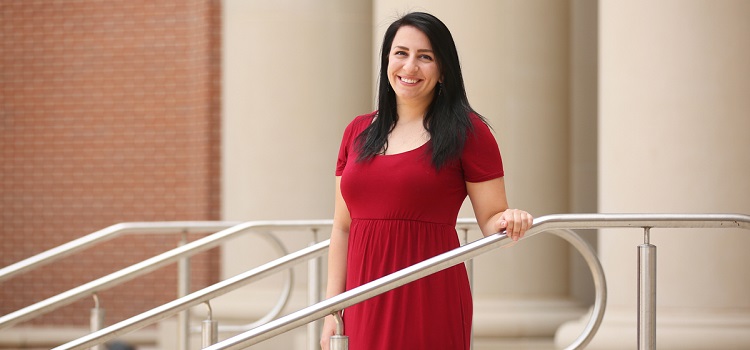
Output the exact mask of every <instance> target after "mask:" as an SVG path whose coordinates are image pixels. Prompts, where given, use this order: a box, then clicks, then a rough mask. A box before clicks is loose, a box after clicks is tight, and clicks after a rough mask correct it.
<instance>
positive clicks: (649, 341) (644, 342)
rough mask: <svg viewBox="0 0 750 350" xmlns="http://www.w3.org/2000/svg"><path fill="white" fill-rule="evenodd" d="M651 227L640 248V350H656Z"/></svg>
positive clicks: (654, 284)
mask: <svg viewBox="0 0 750 350" xmlns="http://www.w3.org/2000/svg"><path fill="white" fill-rule="evenodd" d="M650 233H651V228H650V227H644V232H643V244H641V245H640V246H638V349H639V350H654V349H656V246H655V245H653V244H651V243H650Z"/></svg>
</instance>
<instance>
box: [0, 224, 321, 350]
mask: <svg viewBox="0 0 750 350" xmlns="http://www.w3.org/2000/svg"><path fill="white" fill-rule="evenodd" d="M330 224H331V221H330V220H300V221H257V222H246V223H242V224H236V223H233V222H188V223H185V222H174V223H125V224H117V225H113V226H111V227H108V228H106V229H103V230H100V231H97V232H95V233H92V234H90V235H87V236H85V237H82V238H80V239H77V240H75V241H72V242H69V243H67V244H64V245H62V246H60V247H57V248H53V249H51V250H49V251H46V252H44V253H41V254H38V255H36V256H34V257H31V258H29V259H25V260H23V261H21V262H18V263H16V264H13V265H11V266H8V267H6V268H3V271H4V273H5V274H4V276H6V277H10V276H11V275H15V274H18V273H21V272H26V271H29V270H31V269H33V268H36V267H39V266H42V265H44V264H47V263H50V262H52V261H54V260H56V259H59V258H61V257H64V256H67V255H70V254H72V253H74V252H76V251H80V250H82V249H85V248H89V247H91V246H93V245H95V244H97V243H101V242H104V241H106V240H109V239H112V238H114V237H116V236H117V235H120V234H123V233H133V232H146V231H148V232H152V233H176V232H183V233H184V232H190V233H201V232H205V231H211V230H213V231H215V229H222V228H224V230H222V231H219V232H216V233H214V234H212V235H210V236H206V237H203V238H200V239H197V240H195V241H193V242H190V243H185V244H184V245H181V246H179V247H178V248H175V249H172V250H170V251H167V252H164V253H162V254H159V255H157V256H154V257H152V258H150V259H147V260H144V261H142V262H140V263H137V264H134V265H131V266H129V267H127V268H125V269H122V270H120V271H117V272H114V273H111V274H109V275H107V276H104V277H102V278H99V279H97V280H94V281H91V282H89V283H86V284H83V285H81V286H79V287H76V288H73V289H70V290H68V291H66V292H63V293H60V294H58V295H55V296H53V297H50V298H48V299H45V300H43V301H40V302H38V303H35V304H33V305H30V306H27V307H25V308H23V309H20V310H17V311H15V312H12V313H9V314H7V315H3V316H2V317H0V330H1V329H3V328H7V327H10V326H13V325H15V324H17V323H20V322H23V321H27V320H30V319H33V318H35V317H37V316H39V315H42V314H45V313H47V312H50V311H52V310H55V309H57V308H60V307H62V306H65V305H68V304H70V303H73V302H75V301H76V300H79V299H82V298H84V297H87V296H96V293H97V292H100V291H102V290H106V289H109V288H112V287H114V286H116V285H119V284H122V283H124V282H127V281H130V280H132V279H134V278H136V277H138V276H141V275H144V274H146V273H149V272H151V271H154V270H156V269H158V268H160V267H162V266H165V265H167V264H170V263H174V262H176V261H179V262H181V264H180V265H181V266H184V261H185V259H187V258H188V257H190V256H192V255H195V254H198V253H200V252H203V251H206V250H208V249H211V248H214V247H216V246H218V245H219V244H221V243H222V242H224V241H225V240H227V239H230V238H232V237H235V236H236V235H238V234H242V233H246V232H248V231H256V233H261V236H262V237H264V238H266V239H268V240H270V241H271V243H272V245H273V246H274V248H279V246H280V243H278V242H276V243H274V241H276V239H275V238H274V237H273V236H271V235H269V234H267V233H265V231H269V230H300V229H312V230H314V231H315V230H319V229H320V228H324V227H328V226H330ZM227 226H231V227H229V228H226V227H227ZM280 249H283V247H282V248H280ZM277 250H278V249H277ZM283 255H286V254H285V253H284V254H282V256H283ZM181 270H182V269H181ZM183 274H184V273H182V272H180V275H181V277H180V280H183V276H182V275H183ZM291 278H292V277H291V270H290V271H288V275H287V278H286V281H285V289H284V291H283V292H282V294H281V296H280V297H279V300H278V302H277V304H276V306H275V307H274V308H273V309H272V310H271V312H269V314H268V315H266V316H265V317H264V318H263V319H264V320H265V321H268V320H270V319H272V318H274V317H276V316H278V313H279V312H281V310H282V309H283V307H284V305H285V304H286V302H287V300H288V297H289V294H290V292H291ZM180 289H184V288H182V287H181V288H180ZM181 296H182V295H181ZM187 311H188V310H185V312H184V313H181V314H180V320H179V321H180V322H179V324H180V326H179V330H178V331H179V332H180V333H181V334H180V336H179V339H180V348H181V349H187V348H188V345H189V344H188V340H187V339H188V338H189V337H188V333H189V331H190V328H189V324H188V319H187V316H186V315H185V313H187ZM92 314H95V313H94V312H93V311H92ZM94 323H95V322H94V320H92V325H93V324H94ZM96 323H100V320H97V322H96ZM92 328H96V327H92ZM94 330H96V329H94Z"/></svg>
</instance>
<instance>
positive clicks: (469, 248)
mask: <svg viewBox="0 0 750 350" xmlns="http://www.w3.org/2000/svg"><path fill="white" fill-rule="evenodd" d="M683 220H684V221H683ZM644 226H645V227H660V228H707V227H709V228H735V227H736V228H743V229H750V216H748V215H741V214H685V215H683V214H558V215H548V216H543V217H540V218H537V219H535V220H534V225H533V226H532V227H531V228H530V229H529V230H528V231H527V232H526V236H525V237H524V238H523V239H527V238H530V237H532V236H534V235H536V234H538V233H540V232H543V231H547V230H555V229H571V228H580V229H584V228H585V229H592V228H602V227H621V228H628V227H644ZM505 238H507V237H506V236H505V235H504V234H499V233H496V234H493V235H490V236H487V237H485V238H482V239H479V240H476V241H474V242H472V243H469V244H466V245H464V246H461V247H458V248H456V249H453V250H451V251H449V252H446V253H443V254H440V255H438V256H435V257H433V258H430V259H427V260H425V261H422V262H420V263H417V264H415V265H412V266H410V267H407V268H405V269H403V270H399V271H397V272H394V273H392V274H390V275H387V276H384V277H382V278H379V279H377V280H375V281H372V282H369V283H366V284H364V285H361V286H359V287H356V288H353V289H351V290H349V291H346V292H344V293H341V294H339V295H337V296H334V297H332V298H329V299H327V300H324V301H322V302H320V303H318V304H316V305H313V306H310V307H307V308H304V309H302V310H299V311H297V312H294V313H291V314H289V315H287V316H284V317H281V318H279V319H276V320H274V321H271V322H269V323H267V324H265V325H262V326H259V327H257V328H255V329H253V330H250V331H247V332H245V333H241V334H238V335H236V336H234V337H231V338H229V339H227V340H224V341H222V342H219V343H217V344H214V345H212V346H209V347H207V348H205V350H224V349H229V350H235V349H244V348H246V347H248V346H250V345H253V344H257V343H259V342H262V341H264V340H267V339H269V338H272V337H274V336H276V335H279V334H281V333H284V332H287V331H289V330H292V329H294V328H297V327H300V326H302V325H305V324H307V323H309V322H312V321H315V320H318V319H320V318H322V317H325V316H326V315H329V314H332V313H334V312H337V311H340V310H342V309H344V308H346V307H349V306H351V305H354V304H357V303H360V302H362V301H364V300H367V299H369V298H371V297H374V296H376V295H379V294H382V293H385V292H387V291H389V290H392V289H395V288H398V287H400V286H402V285H404V284H406V283H409V282H412V281H414V280H417V279H420V278H422V277H425V276H427V275H430V274H432V273H434V272H437V271H440V270H443V269H445V268H448V267H450V266H453V265H456V264H459V263H461V262H463V261H466V260H469V259H471V258H473V257H475V256H477V255H480V254H483V253H484V252H487V251H489V250H492V249H495V248H499V247H502V246H503V245H505V244H507V243H506V242H505V241H506V240H505Z"/></svg>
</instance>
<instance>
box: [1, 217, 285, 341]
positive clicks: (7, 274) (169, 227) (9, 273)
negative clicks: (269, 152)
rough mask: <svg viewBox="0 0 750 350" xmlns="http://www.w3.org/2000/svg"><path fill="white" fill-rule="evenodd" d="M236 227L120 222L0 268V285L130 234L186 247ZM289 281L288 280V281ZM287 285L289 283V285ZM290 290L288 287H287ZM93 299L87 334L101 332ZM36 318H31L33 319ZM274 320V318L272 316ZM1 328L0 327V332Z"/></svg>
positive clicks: (181, 324)
mask: <svg viewBox="0 0 750 350" xmlns="http://www.w3.org/2000/svg"><path fill="white" fill-rule="evenodd" d="M237 224H239V222H231V221H167V222H124V223H119V224H115V225H112V226H109V227H106V228H104V229H101V230H99V231H96V232H93V233H90V234H88V235H85V236H83V237H80V238H78V239H75V240H72V241H70V242H67V243H65V244H62V245H60V246H57V247H54V248H52V249H49V250H47V251H44V252H42V253H39V254H36V255H34V256H32V257H29V258H26V259H24V260H21V261H19V262H16V263H13V264H11V265H8V266H5V267H3V268H0V282H3V281H4V280H7V279H10V278H12V277H14V276H16V275H19V274H22V273H25V272H29V271H31V270H33V269H36V268H39V267H42V266H44V265H47V264H50V263H53V262H55V261H57V260H59V259H62V258H64V257H67V256H70V255H72V254H74V253H77V252H80V251H82V250H84V249H89V248H93V247H94V246H95V245H98V244H100V243H104V242H107V241H109V240H112V239H114V238H116V237H119V236H122V235H130V234H181V235H182V237H181V239H180V244H185V243H187V236H188V235H189V234H197V233H214V232H216V231H219V230H223V229H226V228H229V227H232V226H235V225H237ZM189 276H190V262H189V260H188V258H187V257H185V258H181V259H180V260H179V263H178V268H177V289H178V293H177V296H178V297H183V296H185V295H187V293H188V291H189V290H190V277H189ZM290 278H291V277H290ZM290 283H291V282H290ZM289 289H290V290H291V286H290V287H289ZM93 296H94V308H93V309H92V310H91V315H90V324H91V331H97V330H99V329H101V327H102V326H103V324H104V310H103V308H102V307H101V306H100V301H99V298H98V296H97V295H96V294H93ZM36 315H37V314H33V315H31V317H36ZM274 317H275V315H274ZM189 318H190V315H189V311H185V312H183V313H181V314H180V315H179V320H178V329H179V332H180V333H181V335H180V337H179V338H180V349H183V350H184V349H187V348H188V347H189V344H188V343H187V342H188V339H189V337H188V333H189V331H190V328H189V327H190V325H189ZM2 328H3V325H2V324H0V329H2Z"/></svg>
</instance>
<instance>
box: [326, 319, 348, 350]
mask: <svg viewBox="0 0 750 350" xmlns="http://www.w3.org/2000/svg"><path fill="white" fill-rule="evenodd" d="M333 318H334V320H336V334H334V335H332V336H331V340H330V343H329V344H330V348H331V350H349V337H347V336H345V335H344V320H343V319H341V313H340V312H338V311H336V312H334V313H333Z"/></svg>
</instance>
